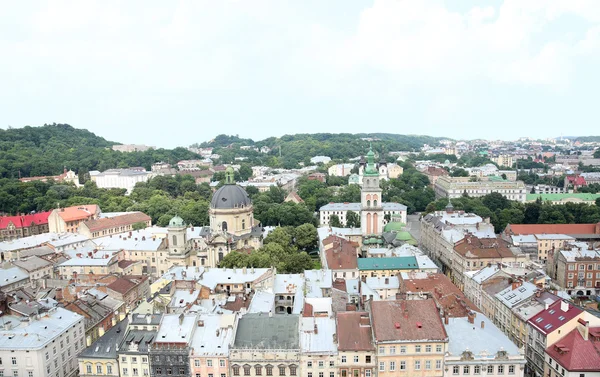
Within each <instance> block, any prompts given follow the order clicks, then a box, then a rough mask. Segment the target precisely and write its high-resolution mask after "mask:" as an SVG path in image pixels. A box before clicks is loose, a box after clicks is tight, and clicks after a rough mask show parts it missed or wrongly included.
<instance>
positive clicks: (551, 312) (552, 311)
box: [548, 309, 556, 314]
mask: <svg viewBox="0 0 600 377" xmlns="http://www.w3.org/2000/svg"><path fill="white" fill-rule="evenodd" d="M548 313H550V314H554V313H556V310H554V309H552V310H550V311H549V312H548Z"/></svg>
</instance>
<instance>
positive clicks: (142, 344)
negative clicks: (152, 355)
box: [119, 330, 157, 354]
mask: <svg viewBox="0 0 600 377" xmlns="http://www.w3.org/2000/svg"><path fill="white" fill-rule="evenodd" d="M156 333H157V331H152V330H129V331H128V332H127V336H126V337H125V338H124V339H123V341H122V342H121V344H120V346H119V354H121V353H148V349H149V348H150V344H151V343H152V341H153V340H154V338H155V337H156ZM136 345H137V349H136Z"/></svg>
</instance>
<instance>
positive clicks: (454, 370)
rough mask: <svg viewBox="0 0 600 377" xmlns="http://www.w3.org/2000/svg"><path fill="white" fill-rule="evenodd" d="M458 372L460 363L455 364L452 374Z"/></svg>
mask: <svg viewBox="0 0 600 377" xmlns="http://www.w3.org/2000/svg"><path fill="white" fill-rule="evenodd" d="M458 372H459V368H458V365H455V366H453V367H452V374H458Z"/></svg>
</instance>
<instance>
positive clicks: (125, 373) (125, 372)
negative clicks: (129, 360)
mask: <svg viewBox="0 0 600 377" xmlns="http://www.w3.org/2000/svg"><path fill="white" fill-rule="evenodd" d="M123 375H124V376H127V375H129V371H128V370H127V368H123Z"/></svg>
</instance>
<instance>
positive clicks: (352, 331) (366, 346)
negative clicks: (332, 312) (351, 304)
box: [337, 312, 375, 351]
mask: <svg viewBox="0 0 600 377" xmlns="http://www.w3.org/2000/svg"><path fill="white" fill-rule="evenodd" d="M337 334H338V349H339V350H340V351H371V350H373V349H375V347H374V346H373V343H372V342H371V339H372V336H371V320H370V318H369V313H367V312H339V313H337Z"/></svg>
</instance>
